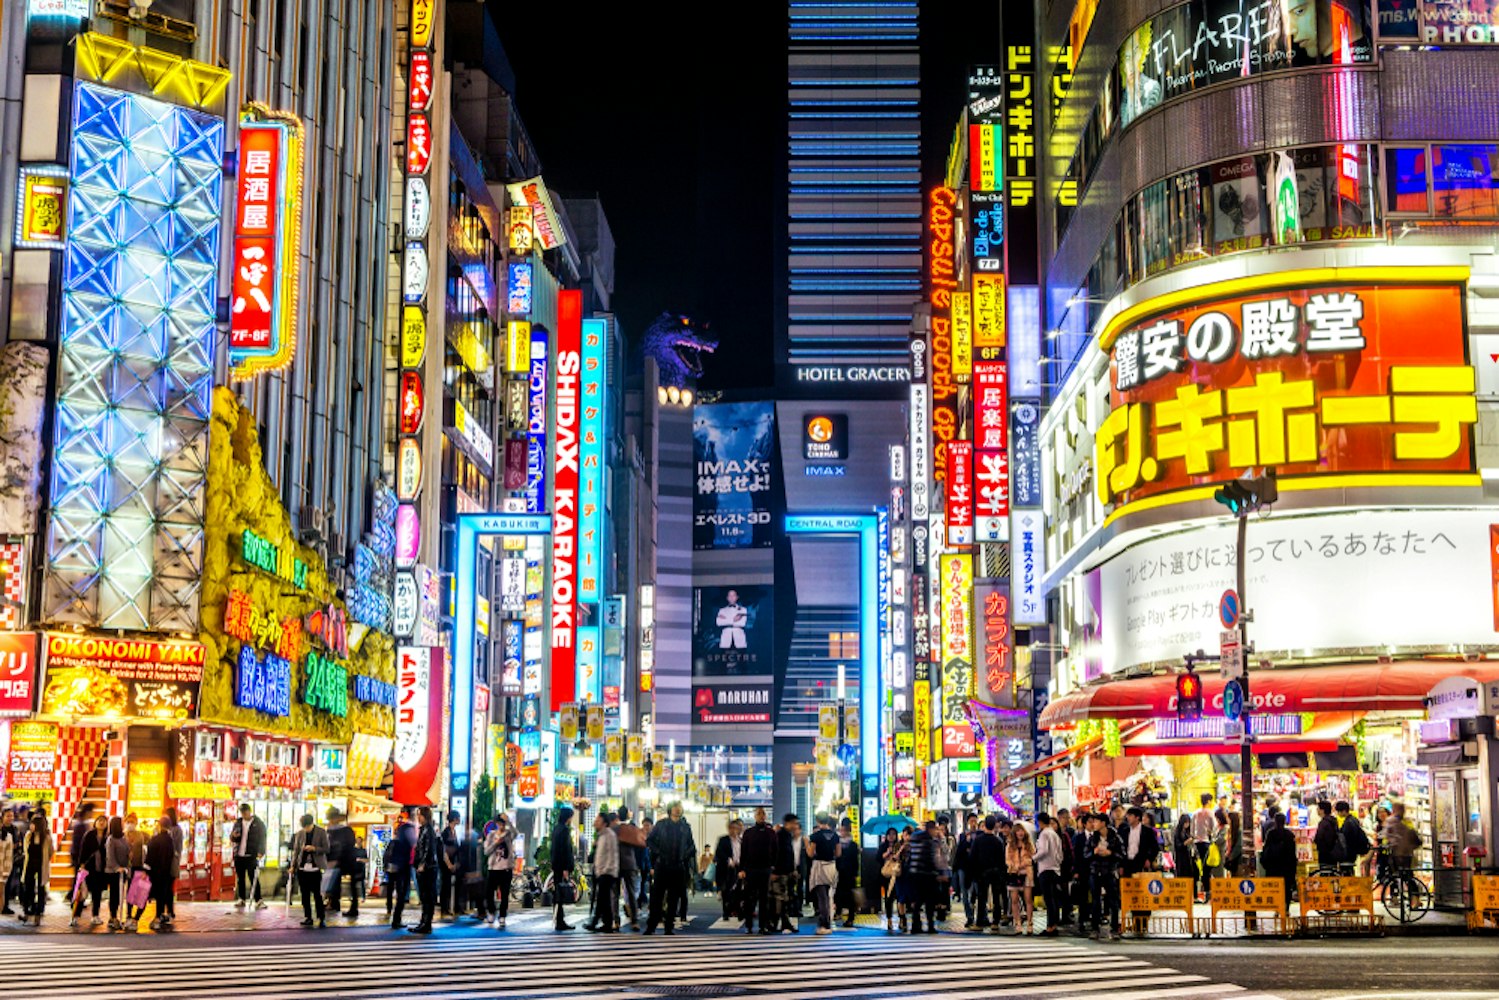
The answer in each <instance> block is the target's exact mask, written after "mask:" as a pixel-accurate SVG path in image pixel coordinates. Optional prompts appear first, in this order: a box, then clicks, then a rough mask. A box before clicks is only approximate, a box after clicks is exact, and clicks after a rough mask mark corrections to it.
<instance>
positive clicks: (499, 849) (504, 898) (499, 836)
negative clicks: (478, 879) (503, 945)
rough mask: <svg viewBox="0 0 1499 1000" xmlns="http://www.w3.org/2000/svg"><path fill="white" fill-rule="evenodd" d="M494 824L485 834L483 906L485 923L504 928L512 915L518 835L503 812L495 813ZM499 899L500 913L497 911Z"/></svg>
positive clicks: (498, 928)
mask: <svg viewBox="0 0 1499 1000" xmlns="http://www.w3.org/2000/svg"><path fill="white" fill-rule="evenodd" d="M493 826H494V828H493V829H491V830H490V831H489V833H488V834H486V835H485V837H484V868H485V871H486V879H485V885H484V905H485V908H486V910H487V911H488V916H487V917H485V920H484V922H485V923H487V924H493V925H494V927H495V929H496V930H501V931H502V930H504V929H505V918H506V917H507V916H509V914H510V882H511V879H513V878H514V877H515V834H514V833H513V832H512V831H511V829H510V821H509V820H508V819H507V818H506V817H505V815H504V814H503V813H500V814H499V815H497V816H495V818H494V824H493ZM497 898H498V900H499V910H498V913H496V910H495V901H496V899H497Z"/></svg>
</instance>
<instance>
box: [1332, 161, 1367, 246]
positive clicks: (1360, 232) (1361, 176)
mask: <svg viewBox="0 0 1499 1000" xmlns="http://www.w3.org/2000/svg"><path fill="white" fill-rule="evenodd" d="M1376 214H1377V210H1376V207H1375V198H1374V147H1373V146H1361V145H1357V144H1354V143H1343V144H1341V145H1337V146H1328V147H1327V224H1328V226H1330V227H1332V230H1333V232H1332V233H1331V234H1330V235H1331V236H1332V237H1333V238H1334V239H1345V238H1347V237H1349V236H1373V235H1374V222H1375V215H1376Z"/></svg>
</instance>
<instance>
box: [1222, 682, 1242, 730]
mask: <svg viewBox="0 0 1499 1000" xmlns="http://www.w3.org/2000/svg"><path fill="white" fill-rule="evenodd" d="M1243 715H1244V688H1243V686H1242V685H1240V684H1239V682H1238V681H1236V680H1231V681H1229V682H1228V683H1227V684H1225V685H1224V686H1223V717H1224V718H1225V719H1228V720H1229V721H1230V722H1237V721H1238V720H1239V719H1240V718H1241V717H1242V716H1243Z"/></svg>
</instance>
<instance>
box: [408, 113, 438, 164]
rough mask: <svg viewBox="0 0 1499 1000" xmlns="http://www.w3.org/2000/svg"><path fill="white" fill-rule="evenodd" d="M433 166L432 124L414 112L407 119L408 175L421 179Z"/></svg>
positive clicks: (425, 117) (422, 115)
mask: <svg viewBox="0 0 1499 1000" xmlns="http://www.w3.org/2000/svg"><path fill="white" fill-rule="evenodd" d="M431 165H432V123H431V122H430V121H428V119H427V116H426V115H424V114H422V113H421V112H419V111H413V112H412V113H411V115H410V117H409V118H407V119H406V173H407V174H409V175H411V176H413V177H419V176H421V175H422V174H425V173H426V172H427V168H428V167H429V166H431Z"/></svg>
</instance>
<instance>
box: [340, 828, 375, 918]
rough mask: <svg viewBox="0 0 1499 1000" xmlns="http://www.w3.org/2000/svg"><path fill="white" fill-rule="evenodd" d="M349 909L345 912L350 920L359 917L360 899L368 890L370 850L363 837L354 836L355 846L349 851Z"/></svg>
mask: <svg viewBox="0 0 1499 1000" xmlns="http://www.w3.org/2000/svg"><path fill="white" fill-rule="evenodd" d="M349 858H350V859H351V860H350V862H349V863H350V868H349V910H348V912H347V913H345V914H344V916H345V917H347V918H348V919H350V920H358V919H359V901H360V900H361V899H363V898H364V894H365V892H367V891H368V890H367V888H366V886H368V885H369V883H368V882H366V881H365V879H366V878H368V877H369V868H370V852H369V851H368V850H367V849H366V848H365V846H364V838H363V837H355V838H354V846H353V848H352V849H351V850H350V851H349Z"/></svg>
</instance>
